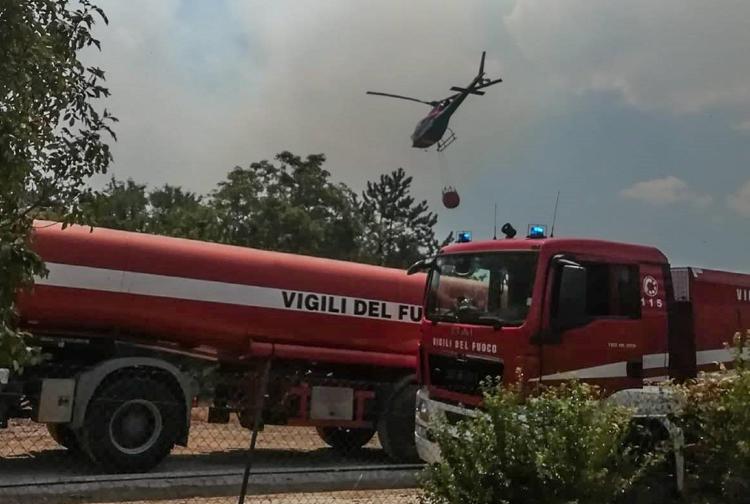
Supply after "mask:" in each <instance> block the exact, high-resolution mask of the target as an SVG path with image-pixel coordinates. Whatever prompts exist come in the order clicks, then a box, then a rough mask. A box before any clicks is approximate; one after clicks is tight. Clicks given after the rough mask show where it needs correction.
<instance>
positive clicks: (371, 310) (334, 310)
mask: <svg viewBox="0 0 750 504" xmlns="http://www.w3.org/2000/svg"><path fill="white" fill-rule="evenodd" d="M46 266H47V270H48V271H49V275H48V276H47V277H46V278H37V279H36V283H37V284H38V285H47V286H52V287H66V288H70V289H87V290H94V291H102V292H114V293H124V294H136V295H142V296H156V297H165V298H171V299H184V300H188V301H205V302H208V303H222V304H231V305H239V306H251V307H255V308H273V309H277V310H292V311H303V312H308V313H324V314H327V315H340V316H348V317H361V318H369V319H375V320H390V321H393V322H409V323H418V322H419V321H420V319H421V316H422V307H421V306H419V305H412V304H406V303H394V302H392V301H383V300H380V299H363V298H353V297H348V296H337V295H333V294H326V293H319V292H305V291H295V290H286V289H276V288H273V287H261V286H257V285H245V284H236V283H229V282H217V281H214V280H200V279H196V278H184V277H174V276H167V275H154V274H151V273H138V272H133V271H121V270H112V269H105V268H92V267H90V266H77V265H72V264H60V263H47V265H46Z"/></svg>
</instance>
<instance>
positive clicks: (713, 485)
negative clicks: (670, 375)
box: [675, 331, 750, 503]
mask: <svg viewBox="0 0 750 504" xmlns="http://www.w3.org/2000/svg"><path fill="white" fill-rule="evenodd" d="M748 348H750V331H748V332H747V334H746V335H745V336H744V337H743V336H742V335H741V334H740V333H737V334H736V335H735V338H734V352H735V364H734V368H733V369H731V370H727V369H724V368H722V369H721V370H720V371H718V372H715V373H702V374H701V375H700V376H699V377H698V379H696V380H694V381H692V382H690V383H688V384H686V385H685V386H683V387H681V389H682V391H683V393H684V394H685V396H686V399H687V400H686V401H685V403H686V407H685V410H684V411H683V413H682V415H680V416H679V417H678V418H676V419H675V421H676V422H678V424H679V425H680V426H681V427H682V428H683V429H684V431H685V437H686V440H687V442H688V447H687V454H686V463H687V473H688V477H689V482H690V486H691V490H692V492H691V493H694V494H700V495H703V496H705V497H706V498H710V499H711V500H710V502H729V503H740V502H742V503H747V502H749V501H750V361H749V360H748V356H747V349H748Z"/></svg>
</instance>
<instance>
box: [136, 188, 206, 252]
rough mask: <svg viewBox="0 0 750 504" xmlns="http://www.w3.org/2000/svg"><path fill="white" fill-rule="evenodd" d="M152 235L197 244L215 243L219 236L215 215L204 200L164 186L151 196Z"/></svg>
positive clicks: (192, 194)
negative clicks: (195, 242) (192, 241)
mask: <svg viewBox="0 0 750 504" xmlns="http://www.w3.org/2000/svg"><path fill="white" fill-rule="evenodd" d="M148 202H149V215H148V222H147V224H146V230H147V231H148V232H150V233H154V234H161V235H167V236H177V237H181V238H192V239H196V240H206V241H216V240H217V238H218V236H219V228H218V220H217V216H216V212H215V211H214V210H213V208H211V207H210V206H208V205H206V204H204V202H203V197H202V196H199V195H197V194H195V193H193V192H190V191H183V190H182V188H181V187H179V186H173V185H169V184H164V186H162V187H160V188H158V189H154V190H152V191H150V192H149V194H148Z"/></svg>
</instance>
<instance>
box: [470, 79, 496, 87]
mask: <svg viewBox="0 0 750 504" xmlns="http://www.w3.org/2000/svg"><path fill="white" fill-rule="evenodd" d="M500 82H503V79H495V80H488V81H485V82H483V83H481V84H479V85H478V86H476V87H475V88H474V89H484V88H486V87H490V86H494V85H495V84H499V83H500Z"/></svg>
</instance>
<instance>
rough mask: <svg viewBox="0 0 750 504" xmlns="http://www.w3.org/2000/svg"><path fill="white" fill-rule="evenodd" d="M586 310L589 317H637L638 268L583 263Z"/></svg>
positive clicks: (638, 306) (639, 312)
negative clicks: (584, 269)
mask: <svg viewBox="0 0 750 504" xmlns="http://www.w3.org/2000/svg"><path fill="white" fill-rule="evenodd" d="M584 266H585V267H586V283H587V285H586V292H587V299H586V311H587V313H588V315H589V316H591V317H605V318H612V317H623V318H635V319H637V318H640V317H641V305H640V298H639V288H638V287H639V286H638V281H639V280H638V266H633V265H626V264H607V263H585V264H584Z"/></svg>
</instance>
